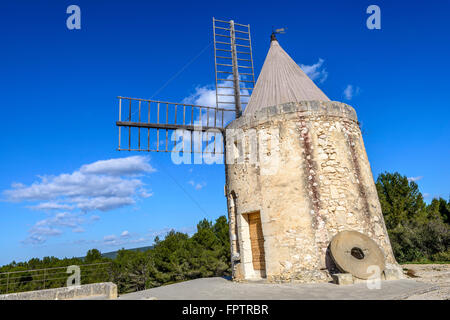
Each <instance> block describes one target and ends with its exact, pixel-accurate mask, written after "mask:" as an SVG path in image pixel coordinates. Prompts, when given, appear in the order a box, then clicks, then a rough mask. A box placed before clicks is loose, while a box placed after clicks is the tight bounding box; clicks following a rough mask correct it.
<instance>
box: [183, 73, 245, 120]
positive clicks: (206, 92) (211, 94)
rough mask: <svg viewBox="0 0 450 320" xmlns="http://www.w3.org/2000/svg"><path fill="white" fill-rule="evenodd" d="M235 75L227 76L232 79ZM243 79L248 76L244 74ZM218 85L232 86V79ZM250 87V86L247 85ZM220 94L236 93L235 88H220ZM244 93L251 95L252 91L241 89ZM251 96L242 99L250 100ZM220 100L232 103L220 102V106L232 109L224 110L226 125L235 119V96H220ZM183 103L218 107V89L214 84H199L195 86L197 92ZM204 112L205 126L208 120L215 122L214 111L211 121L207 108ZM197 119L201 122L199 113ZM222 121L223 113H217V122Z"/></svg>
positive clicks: (242, 83)
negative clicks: (207, 114)
mask: <svg viewBox="0 0 450 320" xmlns="http://www.w3.org/2000/svg"><path fill="white" fill-rule="evenodd" d="M232 78H233V76H232V75H229V76H228V77H227V79H228V80H230V79H232ZM241 78H242V80H245V79H246V78H245V77H244V76H242V77H241ZM244 84H245V82H241V87H245V85H244ZM217 86H218V87H231V86H232V82H231V81H222V82H219V83H218V84H217ZM247 87H248V86H247ZM219 94H225V95H234V89H232V88H219ZM241 94H242V95H249V94H250V92H249V91H248V90H245V89H241ZM249 99H250V98H249V97H245V96H242V97H241V101H242V102H248V100H249ZM219 101H221V102H229V103H230V104H225V103H222V104H220V105H219V106H220V108H223V109H230V111H227V112H224V116H223V123H224V126H225V125H226V124H227V123H228V122H230V121H231V120H233V119H234V116H235V113H234V96H220V98H219ZM183 103H185V104H194V105H199V106H206V107H216V90H215V89H214V86H212V85H206V86H198V87H196V88H195V92H194V93H193V94H191V95H190V96H188V97H186V98H184V99H183ZM203 112H204V114H203V115H202V121H201V124H202V125H203V126H206V124H207V122H208V123H209V125H212V124H214V112H212V111H211V112H210V113H209V121H207V118H208V117H207V116H206V110H203ZM195 121H196V122H197V123H200V117H199V116H198V115H197V116H196V119H195ZM221 122H222V115H221V113H217V117H216V124H217V125H219V124H221Z"/></svg>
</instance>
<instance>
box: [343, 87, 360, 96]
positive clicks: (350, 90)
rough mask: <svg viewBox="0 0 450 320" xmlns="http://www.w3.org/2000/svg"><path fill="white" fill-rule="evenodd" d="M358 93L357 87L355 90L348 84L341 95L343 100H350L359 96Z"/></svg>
mask: <svg viewBox="0 0 450 320" xmlns="http://www.w3.org/2000/svg"><path fill="white" fill-rule="evenodd" d="M359 92H360V88H359V87H356V88H355V87H353V85H351V84H349V85H347V87H345V89H344V92H343V94H344V97H345V99H347V100H352V98H353V97H354V96H357V95H358V94H359Z"/></svg>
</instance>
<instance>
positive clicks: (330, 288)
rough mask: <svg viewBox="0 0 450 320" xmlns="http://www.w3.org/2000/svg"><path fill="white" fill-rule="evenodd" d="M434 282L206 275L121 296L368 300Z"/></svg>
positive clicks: (420, 290)
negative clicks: (375, 283) (273, 280)
mask: <svg viewBox="0 0 450 320" xmlns="http://www.w3.org/2000/svg"><path fill="white" fill-rule="evenodd" d="M436 289H437V288H436V286H435V285H434V284H431V283H426V282H420V281H416V280H410V279H407V280H395V281H382V282H381V288H380V289H372V290H371V289H368V288H367V285H366V284H365V283H359V284H354V285H349V286H338V285H335V284H332V283H317V284H293V283H285V284H268V283H251V282H250V283H236V282H232V281H230V280H226V279H224V278H203V279H196V280H191V281H186V282H180V283H177V284H172V285H167V286H162V287H158V288H153V289H149V290H144V291H139V292H133V293H129V294H124V295H121V296H120V297H119V299H127V300H142V299H152V300H153V299H158V300H166V299H174V300H178V299H188V300H205V299H211V300H233V299H242V300H251V299H255V300H259V299H268V300H271V299H274V300H297V299H299V300H311V299H312V300H340V299H350V300H354V299H355V300H359V299H363V300H368V299H375V300H380V299H383V300H384V299H405V298H408V297H410V296H411V295H417V296H420V295H422V294H424V293H425V292H429V291H430V290H436Z"/></svg>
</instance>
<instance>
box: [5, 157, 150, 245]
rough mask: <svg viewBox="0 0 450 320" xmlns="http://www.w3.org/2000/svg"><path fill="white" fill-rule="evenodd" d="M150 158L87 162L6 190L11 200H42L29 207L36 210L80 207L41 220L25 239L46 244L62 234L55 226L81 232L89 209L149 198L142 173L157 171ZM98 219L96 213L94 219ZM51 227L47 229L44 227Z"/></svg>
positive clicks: (120, 204) (7, 196)
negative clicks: (65, 171) (77, 168)
mask: <svg viewBox="0 0 450 320" xmlns="http://www.w3.org/2000/svg"><path fill="white" fill-rule="evenodd" d="M154 171H155V169H154V168H153V167H152V166H151V165H150V163H149V158H148V157H143V156H133V157H127V158H119V159H109V160H101V161H96V162H94V163H91V164H86V165H83V166H82V167H81V168H80V169H79V170H76V171H74V172H72V173H62V174H60V175H56V176H45V175H44V176H38V178H39V180H38V181H35V182H33V183H32V184H31V185H25V184H23V183H17V182H16V183H13V184H12V185H11V189H9V190H5V191H4V192H3V195H4V197H5V198H6V200H8V201H11V202H29V201H33V202H38V203H37V204H35V205H32V206H29V208H31V209H33V210H43V211H54V210H71V211H74V210H75V209H78V210H79V211H80V212H78V213H73V214H72V213H68V212H62V213H61V212H60V213H57V214H55V215H54V216H53V217H50V218H48V219H44V220H41V221H38V222H37V223H36V225H35V226H34V227H33V228H31V229H30V231H29V232H30V236H29V237H28V238H27V240H25V241H26V242H30V243H43V242H45V240H46V238H47V237H48V236H55V235H59V234H61V233H62V232H61V230H59V229H54V228H53V226H59V227H67V228H72V229H73V231H74V232H81V230H82V228H81V227H80V226H79V225H80V224H81V223H84V219H82V218H81V216H80V215H81V214H82V213H86V212H89V211H94V210H99V211H109V210H113V209H116V208H120V207H124V206H127V205H133V204H135V203H136V201H137V200H138V199H142V198H148V197H150V196H152V195H153V193H152V192H151V191H149V190H147V189H146V188H145V184H144V182H143V181H142V177H140V175H142V174H145V173H151V172H154ZM95 220H98V216H92V217H91V222H93V221H95ZM44 226H45V227H46V228H47V229H45V228H44V229H43V227H44Z"/></svg>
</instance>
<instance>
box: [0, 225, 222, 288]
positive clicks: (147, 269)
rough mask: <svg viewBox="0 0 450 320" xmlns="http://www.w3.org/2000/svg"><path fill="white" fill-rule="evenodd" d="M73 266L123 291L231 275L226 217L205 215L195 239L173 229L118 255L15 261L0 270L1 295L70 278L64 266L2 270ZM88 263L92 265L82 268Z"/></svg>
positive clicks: (84, 279) (88, 278) (90, 279)
mask: <svg viewBox="0 0 450 320" xmlns="http://www.w3.org/2000/svg"><path fill="white" fill-rule="evenodd" d="M101 263H109V264H101ZM92 264H98V265H92ZM69 265H79V266H82V267H81V284H87V283H94V282H104V281H112V282H114V283H115V284H117V286H118V289H119V292H120V293H125V292H133V291H137V290H144V289H149V288H153V287H157V286H161V285H163V284H170V283H175V282H179V281H185V280H190V279H195V278H203V277H215V276H229V275H230V242H229V235H228V223H227V219H226V218H225V216H221V217H219V218H218V219H217V220H216V222H215V223H214V224H213V223H212V222H210V221H207V220H206V219H204V220H202V221H200V222H199V223H198V225H197V232H196V233H195V234H194V235H193V236H191V237H189V236H188V235H187V234H185V233H181V232H175V231H170V232H169V233H168V234H167V235H166V237H165V239H164V240H160V239H159V238H158V237H156V238H155V243H154V245H153V246H152V247H149V249H148V250H145V251H141V250H136V249H135V250H125V249H122V250H119V251H118V252H117V256H116V257H115V259H110V258H107V257H104V256H102V254H101V253H100V251H99V250H97V249H92V250H89V251H88V252H87V254H86V257H84V258H65V259H58V258H55V257H44V258H43V259H37V258H33V259H31V260H29V261H28V262H19V263H16V262H12V263H10V264H8V265H5V266H3V267H1V268H0V293H6V291H8V292H19V291H29V290H41V289H48V288H56V287H62V286H65V284H66V279H67V277H68V274H66V273H65V270H64V269H56V270H48V271H46V273H45V274H44V272H38V273H36V272H35V271H29V272H28V271H27V272H25V273H17V274H9V275H6V274H1V273H4V272H11V271H22V270H23V271H25V270H36V269H44V268H55V267H66V266H69ZM85 265H89V266H86V267H83V266H85ZM8 277H9V278H8ZM44 278H45V285H44ZM7 287H8V290H7Z"/></svg>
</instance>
